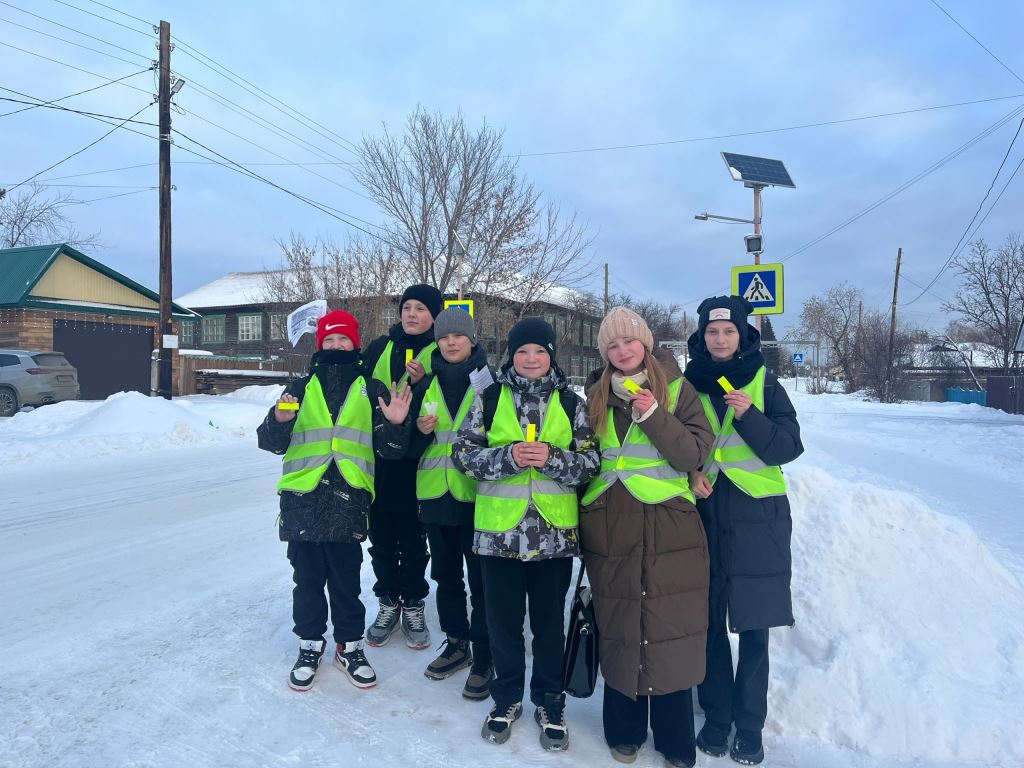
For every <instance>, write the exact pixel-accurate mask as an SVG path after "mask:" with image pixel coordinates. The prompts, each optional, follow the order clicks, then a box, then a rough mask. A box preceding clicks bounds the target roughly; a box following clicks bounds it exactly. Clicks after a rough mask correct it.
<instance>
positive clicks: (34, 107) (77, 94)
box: [0, 69, 150, 117]
mask: <svg viewBox="0 0 1024 768" xmlns="http://www.w3.org/2000/svg"><path fill="white" fill-rule="evenodd" d="M149 71H150V70H149V69H143V70H139V71H138V72H133V73H132V74H130V75H125V76H124V77H119V78H117V79H115V80H108V81H107V82H105V83H100V84H99V85H96V86H93V87H92V88H86V89H85V90H84V91H77V92H75V93H69V94H68V95H67V96H61V97H60V98H59V99H51V100H50V101H46V102H43V103H42V104H33V105H31V106H28V107H23V108H22V109H15V110H12V111H11V112H0V117H7V116H8V115H16V114H18V113H19V112H27V111H28V110H30V109H36V108H37V107H44V106H47V105H50V104H56V103H57V102H58V101H67V100H68V99H73V98H74V97H75V96H81V95H82V94H84V93H90V92H92V91H97V90H99V89H100V88H106V87H107V86H108V85H113V84H114V83H119V82H121V81H122V80H127V79H128V78H130V77H135V76H136V75H141V74H143V73H144V72H149ZM4 90H9V89H7V88H5V89H4ZM10 92H11V93H17V91H10ZM29 98H31V97H29Z"/></svg>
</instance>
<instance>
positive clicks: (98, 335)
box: [53, 320, 153, 400]
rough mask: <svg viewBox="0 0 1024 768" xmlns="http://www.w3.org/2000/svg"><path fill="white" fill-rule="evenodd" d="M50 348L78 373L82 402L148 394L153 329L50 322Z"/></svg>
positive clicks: (58, 321)
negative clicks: (138, 393)
mask: <svg viewBox="0 0 1024 768" xmlns="http://www.w3.org/2000/svg"><path fill="white" fill-rule="evenodd" d="M53 348H54V350H56V351H58V352H63V353H64V356H65V357H66V358H67V359H68V362H69V363H71V364H72V365H73V366H75V368H77V369H78V384H79V386H80V387H81V390H82V394H81V397H82V399H83V400H102V399H103V398H105V397H108V396H110V395H112V394H114V393H115V392H125V391H135V392H142V393H143V394H146V395H148V394H149V355H150V352H151V351H152V349H153V329H152V328H147V327H144V326H139V325H126V324H121V323H94V322H89V321H84V320H54V321H53Z"/></svg>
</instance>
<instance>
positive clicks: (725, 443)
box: [715, 432, 747, 450]
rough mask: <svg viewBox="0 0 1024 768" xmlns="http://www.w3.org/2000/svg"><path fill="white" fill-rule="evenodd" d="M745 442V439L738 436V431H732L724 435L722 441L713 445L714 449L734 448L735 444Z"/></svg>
mask: <svg viewBox="0 0 1024 768" xmlns="http://www.w3.org/2000/svg"><path fill="white" fill-rule="evenodd" d="M746 444H747V441H746V440H744V439H743V438H742V437H740V435H739V433H738V432H732V433H730V434H728V435H725V436H724V437H723V438H722V441H721V442H720V443H717V444H716V445H715V450H718V449H720V448H735V447H736V446H739V445H746Z"/></svg>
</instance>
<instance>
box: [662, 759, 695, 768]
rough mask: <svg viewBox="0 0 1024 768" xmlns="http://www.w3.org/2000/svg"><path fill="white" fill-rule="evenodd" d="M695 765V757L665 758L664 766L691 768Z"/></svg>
mask: <svg viewBox="0 0 1024 768" xmlns="http://www.w3.org/2000/svg"><path fill="white" fill-rule="evenodd" d="M696 763H697V758H696V756H694V757H666V758H665V765H667V766H668V767H669V768H693V766H694V765H695V764H696Z"/></svg>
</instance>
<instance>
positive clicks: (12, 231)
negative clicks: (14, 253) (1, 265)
mask: <svg viewBox="0 0 1024 768" xmlns="http://www.w3.org/2000/svg"><path fill="white" fill-rule="evenodd" d="M81 204H82V202H81V201H80V200H76V199H75V198H74V197H72V196H71V195H70V194H67V193H61V194H57V195H54V196H51V197H47V196H46V194H45V190H44V188H43V187H42V186H41V185H39V184H36V183H32V184H29V185H27V186H26V187H24V188H23V189H22V190H21V191H19V192H13V191H12V192H5V191H4V190H0V248H17V247H19V246H23V245H49V244H51V243H67V244H68V245H70V246H71V247H73V248H77V249H79V250H85V249H87V248H97V247H101V245H102V244H101V243H100V238H99V233H93V234H90V235H83V234H81V233H80V232H79V231H78V230H77V229H76V228H75V225H74V222H73V221H72V220H71V217H70V216H69V215H68V214H69V212H70V209H71V208H73V207H74V206H76V205H81Z"/></svg>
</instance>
